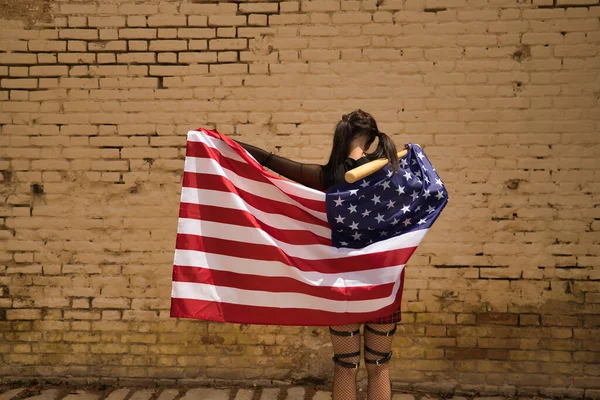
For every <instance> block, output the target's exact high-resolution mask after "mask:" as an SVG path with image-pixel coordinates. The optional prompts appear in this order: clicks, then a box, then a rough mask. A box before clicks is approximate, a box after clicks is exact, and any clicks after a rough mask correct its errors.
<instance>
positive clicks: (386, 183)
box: [381, 181, 390, 190]
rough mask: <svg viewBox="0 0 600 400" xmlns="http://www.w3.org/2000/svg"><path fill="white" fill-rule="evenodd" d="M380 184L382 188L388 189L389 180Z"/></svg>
mask: <svg viewBox="0 0 600 400" xmlns="http://www.w3.org/2000/svg"><path fill="white" fill-rule="evenodd" d="M381 186H383V189H384V190H385V189H389V188H390V181H385V182H383V183H382V184H381Z"/></svg>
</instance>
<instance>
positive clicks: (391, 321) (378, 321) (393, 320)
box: [365, 307, 401, 324]
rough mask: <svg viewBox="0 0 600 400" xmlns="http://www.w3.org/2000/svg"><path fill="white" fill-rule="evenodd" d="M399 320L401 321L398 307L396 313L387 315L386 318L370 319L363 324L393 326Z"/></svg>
mask: <svg viewBox="0 0 600 400" xmlns="http://www.w3.org/2000/svg"><path fill="white" fill-rule="evenodd" d="M400 320H401V315H400V307H398V309H397V310H396V311H394V312H393V313H392V314H390V315H388V316H387V317H383V318H378V319H372V320H370V321H367V322H365V324H395V323H397V322H400Z"/></svg>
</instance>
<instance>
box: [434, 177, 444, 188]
mask: <svg viewBox="0 0 600 400" xmlns="http://www.w3.org/2000/svg"><path fill="white" fill-rule="evenodd" d="M435 184H436V185H440V186H444V184H443V183H442V180H441V179H440V178H437V179H436V180H435Z"/></svg>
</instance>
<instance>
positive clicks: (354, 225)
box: [350, 222, 358, 230]
mask: <svg viewBox="0 0 600 400" xmlns="http://www.w3.org/2000/svg"><path fill="white" fill-rule="evenodd" d="M350 229H352V230H357V229H358V223H357V222H352V223H351V224H350Z"/></svg>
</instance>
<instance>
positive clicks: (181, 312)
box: [171, 291, 402, 326]
mask: <svg viewBox="0 0 600 400" xmlns="http://www.w3.org/2000/svg"><path fill="white" fill-rule="evenodd" d="M401 298H402V292H401V291H399V293H398V296H397V298H396V301H395V302H394V303H393V304H391V305H389V306H387V307H384V308H382V309H380V310H375V311H370V312H363V313H344V312H327V311H320V310H311V309H303V308H298V307H295V308H294V307H292V308H278V307H269V306H259V307H257V306H249V305H241V304H231V303H225V302H221V301H206V300H195V299H182V298H172V299H171V317H176V318H197V319H205V320H211V321H219V322H231V323H238V324H264V325H310V326H336V325H345V324H353V323H363V322H365V321H368V320H370V319H374V318H382V317H385V316H387V315H389V314H391V313H393V312H394V311H395V310H396V308H397V307H398V306H397V304H400V301H401ZM299 321H310V324H307V323H304V324H299Z"/></svg>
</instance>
